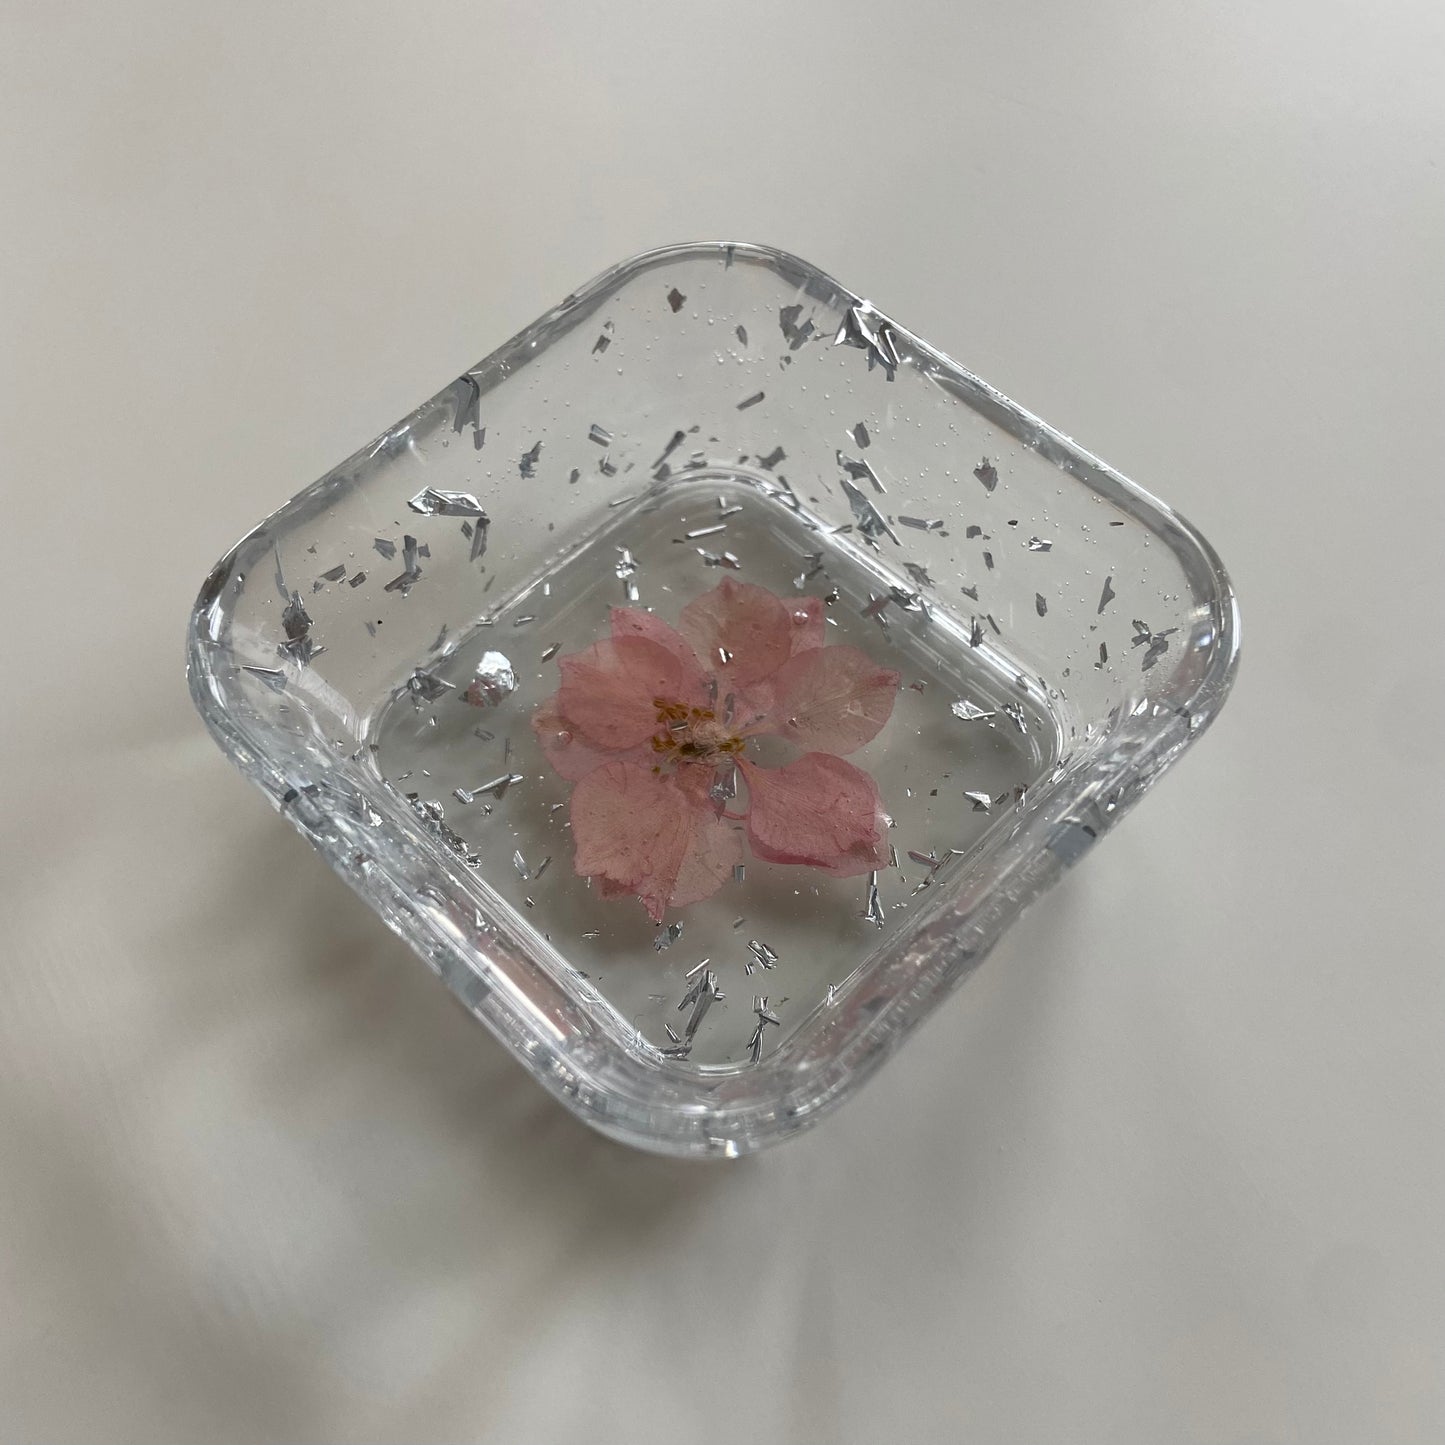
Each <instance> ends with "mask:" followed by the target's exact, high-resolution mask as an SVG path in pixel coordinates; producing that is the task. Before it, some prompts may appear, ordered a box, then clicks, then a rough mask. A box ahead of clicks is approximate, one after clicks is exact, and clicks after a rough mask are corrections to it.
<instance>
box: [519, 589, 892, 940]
mask: <svg viewBox="0 0 1445 1445" xmlns="http://www.w3.org/2000/svg"><path fill="white" fill-rule="evenodd" d="M611 620H612V627H611V636H609V637H607V638H604V639H602V640H601V641H598V642H594V643H593V644H592V645H591V646H590V647H586V648H584V649H583V650H582V651H581V652H575V653H571V654H569V655H567V656H565V657H561V658H559V659H558V661H557V666H558V668H559V669H560V670H561V674H562V685H561V687H560V688H559V689H558V690H557V692H556V693H555V694H554V695H553V696H552V697H550V698H548V699H547V701H546V702H544V703H543V704H542V705H541V706H540V707H539V708H538V709H537V711H536V713H535V714H534V715H533V717H532V729H533V731H534V732H535V733H536V735H537V739H538V741H539V742H540V744H541V746H542V750H543V752H544V753H545V754H546V756H547V760H548V762H550V763H551V765H552V766H553V767H554V768H555V769H556V770H557V772H558V773H560V774H561V775H562V776H563V777H564V778H566V779H567V780H568V781H569V782H571V783H572V784H574V787H573V790H572V838H573V842H574V844H575V846H576V859H575V866H576V870H577V873H578V874H579V876H581V877H585V878H591V879H593V880H594V883H595V885H596V887H597V889H598V891H599V892H600V894H601V895H602V896H603V897H604V898H623V897H635V898H638V899H640V900H641V901H642V903H643V905H644V907H645V908H646V909H647V912H648V914H649V915H650V916H651V918H652V920H653V922H655V923H656V922H661V920H662V916H663V914H664V913H665V912H666V910H667V909H669V908H683V907H686V905H688V904H689V903H697V902H699V901H700V900H701V899H704V898H708V897H710V896H711V895H712V894H713V893H715V892H717V890H718V889H719V888H720V887H722V885H723V883H724V882H726V881H727V879H728V878H730V877H731V876H732V871H733V867H734V865H735V864H738V863H741V862H742V861H743V858H744V848H743V833H744V828H745V830H746V836H747V842H748V844H749V846H750V847H751V849H752V852H753V854H754V856H755V857H758V858H761V859H764V860H765V861H767V862H769V863H797V864H802V865H805V866H807V867H810V868H821V869H823V870H824V871H825V872H827V873H831V874H833V875H834V876H835V877H840V878H847V877H852V876H854V875H856V874H862V873H868V872H871V871H872V870H873V869H875V868H881V867H883V865H884V862H885V860H886V858H887V854H888V847H887V842H886V833H885V829H886V827H887V819H886V817H885V816H884V813H883V804H882V800H881V799H880V798H879V796H878V788H877V786H876V784H875V783H874V782H873V779H872V778H871V777H869V776H868V774H867V773H865V772H864V771H863V770H862V769H861V768H858V767H855V766H854V765H853V764H852V763H849V762H845V761H844V758H843V756H842V755H843V754H845V753H851V752H856V751H857V749H859V748H861V747H862V746H863V745H864V744H865V743H867V742H870V741H871V740H872V739H873V738H874V737H876V736H877V735H878V733H879V731H880V730H881V729H882V727H883V725H884V724H885V723H886V722H887V721H888V718H889V715H890V714H891V713H892V711H893V703H894V699H895V697H896V694H897V688H898V674H897V673H896V672H892V671H890V670H889V669H888V668H884V667H879V666H878V665H877V664H876V663H874V662H873V661H871V660H870V659H869V658H868V657H867V656H866V655H865V654H864V653H862V652H860V651H859V650H858V649H857V648H856V647H849V646H847V645H846V644H839V645H836V646H831V647H828V646H824V642H823V631H824V627H823V604H822V601H821V600H820V599H819V598H816V597H802V598H798V599H796V600H793V601H788V602H784V601H783V600H782V599H781V598H779V597H777V596H775V595H774V594H773V593H771V592H769V591H768V590H767V588H765V587H757V586H754V585H752V584H751V583H745V582H734V581H733V580H732V579H731V578H727V579H725V580H724V581H723V582H722V583H721V584H720V585H719V586H717V587H715V588H714V589H713V590H712V591H711V592H707V593H704V594H703V595H702V596H701V597H698V598H695V599H694V600H693V601H692V602H689V603H688V605H687V606H686V607H684V608H683V610H682V616H681V617H680V618H679V619H678V625H677V627H676V628H673V627H670V626H668V624H667V623H665V622H663V621H662V620H661V619H660V618H658V617H655V616H653V615H652V613H650V612H643V611H641V610H639V609H636V608H628V607H615V608H613V610H612V619H611ZM766 735H774V736H777V737H781V738H785V739H787V740H788V741H789V742H792V743H795V744H796V745H797V746H798V747H799V748H801V749H803V750H804V751H803V754H802V756H801V757H799V758H797V759H796V760H795V761H793V762H790V763H788V764H787V765H786V766H784V767H779V768H764V767H760V766H759V765H758V764H757V763H755V762H754V761H753V760H752V759H751V758H749V757H748V745H749V742H750V741H751V740H752V739H754V738H758V737H763V736H766ZM734 766H736V767H737V768H738V770H739V772H740V773H741V775H742V779H743V781H744V783H745V784H746V788H747V799H746V806H745V809H744V811H743V812H740V813H731V812H728V811H727V810H726V808H725V806H724V801H723V800H721V799H720V798H719V797H715V796H714V793H715V792H716V791H717V790H716V789H715V788H714V784H715V783H716V782H717V781H718V780H719V779H720V778H722V777H725V776H726V775H727V771H728V770H730V769H731V768H733V767H734ZM739 824H742V825H744V827H739V826H738V825H739Z"/></svg>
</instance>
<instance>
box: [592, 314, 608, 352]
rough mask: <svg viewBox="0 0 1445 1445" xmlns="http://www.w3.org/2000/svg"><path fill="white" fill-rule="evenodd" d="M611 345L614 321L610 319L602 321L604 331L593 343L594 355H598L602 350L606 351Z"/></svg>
mask: <svg viewBox="0 0 1445 1445" xmlns="http://www.w3.org/2000/svg"><path fill="white" fill-rule="evenodd" d="M611 345H612V323H611V322H610V321H604V322H603V323H602V331H601V332H600V334H599V335H598V337H597V340H596V341H594V342H593V343H592V354H593V356H596V355H598V354H599V353H600V352H603V351H606V350H607V348H608V347H609V346H611Z"/></svg>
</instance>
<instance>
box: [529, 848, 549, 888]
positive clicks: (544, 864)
mask: <svg viewBox="0 0 1445 1445" xmlns="http://www.w3.org/2000/svg"><path fill="white" fill-rule="evenodd" d="M551 863H552V855H551V854H550V853H549V854H548V855H547V856H546V857H545V858H544V859H542V861H541V862H540V863H539V864H537V871H536V872H535V873H533V874H532V881H533V882H534V883H535V882H536V881H537V879H539V878H540V877H541V876H542V875H543V874H544V873H545V872H546V871H547V869H548V868H549V867H550V866H551Z"/></svg>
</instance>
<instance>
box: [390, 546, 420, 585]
mask: <svg viewBox="0 0 1445 1445" xmlns="http://www.w3.org/2000/svg"><path fill="white" fill-rule="evenodd" d="M420 555H421V549H420V548H419V547H418V546H417V542H416V538H415V537H413V536H412V535H411V534H410V533H407V534H406V535H405V536H403V537H402V539H401V560H402V570H401V575H400V576H399V577H393V578H392V579H391V581H390V582H388V583H387V584H386V590H387V591H388V592H398V591H399V592H400V593H401V595H402V596H403V597H405V596H406V594H407V593H408V592H410V591H411V589H412V587H413V585H415V583H416V582H417V580H418V579H419V578H420V577H421V564H420V563H419V562H418V561H417V558H418V557H419V556H420Z"/></svg>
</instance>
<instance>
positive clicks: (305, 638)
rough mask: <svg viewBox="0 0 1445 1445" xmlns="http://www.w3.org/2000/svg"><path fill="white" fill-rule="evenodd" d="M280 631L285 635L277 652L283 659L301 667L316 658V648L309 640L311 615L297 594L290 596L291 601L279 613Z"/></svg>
mask: <svg viewBox="0 0 1445 1445" xmlns="http://www.w3.org/2000/svg"><path fill="white" fill-rule="evenodd" d="M281 630H282V631H283V632H284V633H285V634H286V641H285V642H283V643H282V644H281V645H280V647H279V648H277V651H278V652H280V653H281V655H282V656H283V657H289V658H291V659H292V660H293V661H295V662H299V663H300V664H301V665H302V666H303V667H304V666H305V665H306V664H307V663H308V662H310V661H311V659H312V658H313V657H315V656H316V653H317V650H318V649H317V647H316V644H315V643H314V642H312V640H311V615H310V613H308V612H307V611H306V604H305V603H304V602H303V601H302V600H301V594H300V593H299V592H293V593H292V594H291V600H290V601H289V602H288V603H287V604H286V606H285V607H284V608H283V609H282V611H281Z"/></svg>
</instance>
